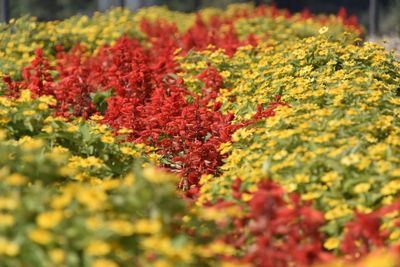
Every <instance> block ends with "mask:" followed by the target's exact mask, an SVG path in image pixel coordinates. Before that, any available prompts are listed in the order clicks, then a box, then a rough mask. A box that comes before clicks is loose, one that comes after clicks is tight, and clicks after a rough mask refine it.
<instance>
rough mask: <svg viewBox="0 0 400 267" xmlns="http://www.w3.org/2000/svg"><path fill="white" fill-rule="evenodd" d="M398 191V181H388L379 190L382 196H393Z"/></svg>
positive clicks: (399, 183) (399, 188) (399, 181)
mask: <svg viewBox="0 0 400 267" xmlns="http://www.w3.org/2000/svg"><path fill="white" fill-rule="evenodd" d="M399 190H400V179H396V180H393V181H390V182H389V183H387V184H386V185H384V186H383V187H382V188H381V193H382V194H383V195H385V196H386V195H393V194H396V193H397V192H398V191H399Z"/></svg>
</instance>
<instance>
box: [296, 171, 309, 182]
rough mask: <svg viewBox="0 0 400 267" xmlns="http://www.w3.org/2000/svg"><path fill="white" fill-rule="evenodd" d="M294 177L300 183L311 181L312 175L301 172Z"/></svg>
mask: <svg viewBox="0 0 400 267" xmlns="http://www.w3.org/2000/svg"><path fill="white" fill-rule="evenodd" d="M294 179H295V181H296V183H299V184H302V183H308V182H309V181H310V176H309V175H306V174H304V173H299V174H296V176H295V177H294Z"/></svg>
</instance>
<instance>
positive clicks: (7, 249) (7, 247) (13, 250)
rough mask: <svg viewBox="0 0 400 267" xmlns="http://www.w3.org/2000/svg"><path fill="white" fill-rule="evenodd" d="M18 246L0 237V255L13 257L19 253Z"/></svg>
mask: <svg viewBox="0 0 400 267" xmlns="http://www.w3.org/2000/svg"><path fill="white" fill-rule="evenodd" d="M19 250H20V248H19V245H18V244H16V243H14V242H11V241H8V240H7V239H5V238H3V237H0V255H6V256H9V257H14V256H16V255H18V253H19Z"/></svg>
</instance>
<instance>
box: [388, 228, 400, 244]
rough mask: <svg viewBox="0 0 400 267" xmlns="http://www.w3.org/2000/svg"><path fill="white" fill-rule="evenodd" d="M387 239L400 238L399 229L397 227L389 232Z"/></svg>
mask: <svg viewBox="0 0 400 267" xmlns="http://www.w3.org/2000/svg"><path fill="white" fill-rule="evenodd" d="M389 239H390V240H392V241H394V240H397V239H400V230H399V229H396V230H394V231H393V232H392V233H391V234H390V236H389Z"/></svg>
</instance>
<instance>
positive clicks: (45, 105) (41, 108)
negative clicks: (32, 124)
mask: <svg viewBox="0 0 400 267" xmlns="http://www.w3.org/2000/svg"><path fill="white" fill-rule="evenodd" d="M48 108H49V105H47V104H46V103H39V105H38V109H39V110H46V109H48Z"/></svg>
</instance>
